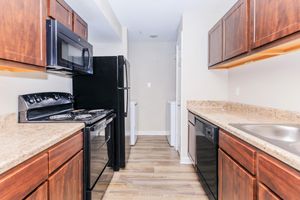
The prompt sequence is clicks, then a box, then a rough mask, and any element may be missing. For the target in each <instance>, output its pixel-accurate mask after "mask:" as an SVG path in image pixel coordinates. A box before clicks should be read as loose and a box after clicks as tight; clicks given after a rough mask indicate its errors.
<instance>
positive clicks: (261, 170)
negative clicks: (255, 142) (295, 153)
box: [218, 130, 300, 200]
mask: <svg viewBox="0 0 300 200" xmlns="http://www.w3.org/2000/svg"><path fill="white" fill-rule="evenodd" d="M219 147H220V149H219V154H218V155H219V158H218V159H219V163H218V164H219V166H218V167H219V199H221V200H227V199H228V200H235V199H236V200H238V199H243V200H244V199H245V200H247V199H257V198H258V199H259V200H278V199H284V200H296V199H297V200H298V199H299V200H300V172H299V171H297V170H295V169H294V168H292V167H290V166H288V165H286V164H284V163H283V162H281V161H279V160H277V159H275V158H273V157H271V156H270V155H268V154H266V153H264V152H262V151H261V150H259V149H256V148H255V147H253V146H251V145H250V144H248V143H246V142H244V141H242V140H240V139H239V138H237V137H235V136H233V135H232V134H230V133H228V132H225V131H223V130H220V134H219ZM254 172H255V173H254Z"/></svg>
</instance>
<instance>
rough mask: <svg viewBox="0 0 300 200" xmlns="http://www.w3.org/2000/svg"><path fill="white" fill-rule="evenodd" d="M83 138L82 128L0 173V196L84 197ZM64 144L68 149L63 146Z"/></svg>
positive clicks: (30, 199) (32, 199)
mask: <svg viewBox="0 0 300 200" xmlns="http://www.w3.org/2000/svg"><path fill="white" fill-rule="evenodd" d="M82 138H83V134H82V132H81V131H79V132H77V133H74V135H73V136H71V137H69V138H67V139H65V140H64V141H62V142H60V143H59V144H57V145H55V146H53V147H50V148H49V149H48V150H45V151H43V152H42V153H40V154H38V155H36V156H34V157H33V158H30V159H29V160H27V161H25V162H24V163H21V164H20V165H18V166H16V167H15V168H13V169H11V170H9V171H8V172H6V173H4V174H0V200H15V199H25V200H47V199H52V200H81V199H83V150H82V147H83V140H82ZM74 142H75V143H74ZM70 144H72V145H70ZM62 145H63V146H62ZM64 146H66V147H68V148H69V149H68V150H66V149H65V148H64ZM63 150H65V152H62V151H63ZM51 154H52V156H50V155H51ZM51 160H52V161H53V163H55V165H52V166H55V167H54V168H53V167H52V168H51V169H52V170H50V167H49V166H51V162H50V161H51ZM54 161H55V162H54Z"/></svg>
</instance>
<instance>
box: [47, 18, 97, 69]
mask: <svg viewBox="0 0 300 200" xmlns="http://www.w3.org/2000/svg"><path fill="white" fill-rule="evenodd" d="M47 62H48V63H47V64H48V69H50V70H51V69H52V70H53V71H55V70H56V71H68V72H70V73H74V74H75V73H83V74H92V73H93V63H92V62H93V47H92V45H91V44H89V43H88V42H87V41H85V40H84V39H83V38H81V37H79V36H78V35H77V34H75V33H74V32H72V31H71V30H69V29H68V28H67V27H65V26H64V25H62V24H60V23H59V22H57V21H56V20H47Z"/></svg>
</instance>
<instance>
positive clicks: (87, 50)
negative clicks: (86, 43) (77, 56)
mask: <svg viewBox="0 0 300 200" xmlns="http://www.w3.org/2000/svg"><path fill="white" fill-rule="evenodd" d="M85 52H87V64H86V63H85ZM90 56H91V55H90V51H89V49H88V48H84V49H83V50H82V59H83V65H84V67H88V66H89V65H90Z"/></svg>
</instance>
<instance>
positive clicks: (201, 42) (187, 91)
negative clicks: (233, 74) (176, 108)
mask: <svg viewBox="0 0 300 200" xmlns="http://www.w3.org/2000/svg"><path fill="white" fill-rule="evenodd" d="M224 10H225V11H226V8H224ZM223 14H224V13H220V12H209V11H208V12H199V11H195V12H185V13H184V14H183V20H182V40H181V41H182V52H181V58H182V68H181V150H180V158H181V162H182V163H185V162H189V159H188V157H187V139H188V134H187V131H188V130H187V127H188V126H187V109H186V102H187V100H193V99H210V100H227V98H228V93H227V91H228V73H227V72H226V71H209V70H208V68H207V67H208V63H207V56H208V47H207V46H208V30H209V29H210V28H211V27H212V26H213V25H214V24H215V23H216V22H217V20H218V19H219V18H220V17H221V16H222V15H223Z"/></svg>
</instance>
